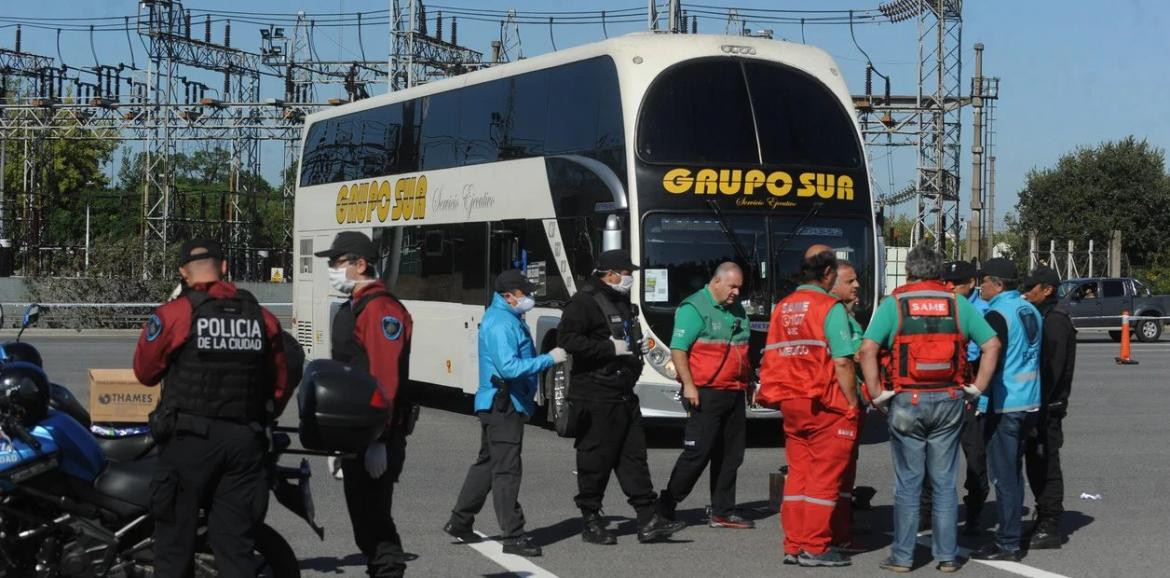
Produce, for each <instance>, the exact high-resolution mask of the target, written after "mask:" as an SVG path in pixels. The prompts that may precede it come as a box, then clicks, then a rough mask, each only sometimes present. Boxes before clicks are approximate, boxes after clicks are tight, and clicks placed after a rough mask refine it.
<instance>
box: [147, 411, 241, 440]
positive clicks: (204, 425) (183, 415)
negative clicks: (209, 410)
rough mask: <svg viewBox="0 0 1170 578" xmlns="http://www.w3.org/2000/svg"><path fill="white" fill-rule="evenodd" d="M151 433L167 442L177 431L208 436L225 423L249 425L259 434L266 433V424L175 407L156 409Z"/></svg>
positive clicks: (151, 418)
mask: <svg viewBox="0 0 1170 578" xmlns="http://www.w3.org/2000/svg"><path fill="white" fill-rule="evenodd" d="M149 425H150V435H151V437H153V438H154V439H155V441H156V442H158V443H160V444H161V443H166V442H167V441H169V440H170V439H171V438H172V437H174V435H175V434H176V433H180V432H182V433H189V434H193V435H196V436H198V437H203V438H205V437H207V436H208V435H209V434H210V433H211V429H212V428H217V427H223V426H224V425H238V426H244V427H248V428H249V429H251V430H252V431H254V432H256V433H257V434H262V433H264V425H263V424H261V423H260V422H259V421H241V420H235V419H223V418H214V417H207V416H202V415H196V414H193V413H187V412H183V411H179V410H177V409H174V408H167V409H156V410H154V411H152V412H150V416H149Z"/></svg>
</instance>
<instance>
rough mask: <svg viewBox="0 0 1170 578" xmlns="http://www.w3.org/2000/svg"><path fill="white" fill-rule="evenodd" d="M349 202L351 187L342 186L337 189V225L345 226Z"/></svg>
mask: <svg viewBox="0 0 1170 578" xmlns="http://www.w3.org/2000/svg"><path fill="white" fill-rule="evenodd" d="M347 201H349V187H347V186H345V185H341V188H340V189H337V224H338V225H344V224H345V211H346V202H347Z"/></svg>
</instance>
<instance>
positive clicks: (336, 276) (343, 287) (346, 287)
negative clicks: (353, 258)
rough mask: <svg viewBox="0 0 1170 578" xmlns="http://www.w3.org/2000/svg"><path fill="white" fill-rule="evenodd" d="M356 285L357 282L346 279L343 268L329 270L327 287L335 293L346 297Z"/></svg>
mask: <svg viewBox="0 0 1170 578" xmlns="http://www.w3.org/2000/svg"><path fill="white" fill-rule="evenodd" d="M356 285H357V281H354V280H353V279H347V278H346V276H345V267H336V268H334V267H330V268H329V286H330V287H333V289H334V290H335V291H339V292H341V293H345V294H346V295H348V294H350V293H353V288H354V287H355V286H356Z"/></svg>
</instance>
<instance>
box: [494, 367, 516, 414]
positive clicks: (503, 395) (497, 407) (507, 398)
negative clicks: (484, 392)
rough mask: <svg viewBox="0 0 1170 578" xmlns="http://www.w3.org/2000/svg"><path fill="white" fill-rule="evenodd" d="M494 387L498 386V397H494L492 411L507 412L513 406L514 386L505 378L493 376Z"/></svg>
mask: <svg viewBox="0 0 1170 578" xmlns="http://www.w3.org/2000/svg"><path fill="white" fill-rule="evenodd" d="M491 381H492V385H494V386H496V395H495V396H493V397H492V411H498V412H501V413H503V412H506V411H508V407H509V406H511V405H512V384H511V383H508V381H506V380H505V379H504V378H502V377H500V376H498V375H493V376H492V379H491Z"/></svg>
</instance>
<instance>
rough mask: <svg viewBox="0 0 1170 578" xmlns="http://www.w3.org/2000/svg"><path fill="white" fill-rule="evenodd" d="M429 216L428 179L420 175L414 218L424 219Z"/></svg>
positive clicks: (415, 193) (416, 191) (416, 189)
mask: <svg viewBox="0 0 1170 578" xmlns="http://www.w3.org/2000/svg"><path fill="white" fill-rule="evenodd" d="M426 216H427V178H426V176H424V175H419V177H418V183H417V185H416V188H415V191H414V218H416V219H422V218H423V217H426Z"/></svg>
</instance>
